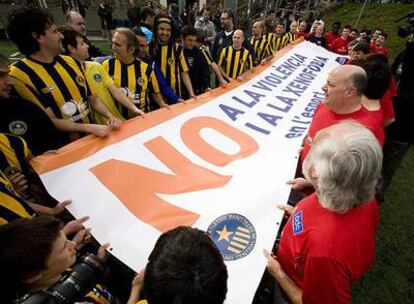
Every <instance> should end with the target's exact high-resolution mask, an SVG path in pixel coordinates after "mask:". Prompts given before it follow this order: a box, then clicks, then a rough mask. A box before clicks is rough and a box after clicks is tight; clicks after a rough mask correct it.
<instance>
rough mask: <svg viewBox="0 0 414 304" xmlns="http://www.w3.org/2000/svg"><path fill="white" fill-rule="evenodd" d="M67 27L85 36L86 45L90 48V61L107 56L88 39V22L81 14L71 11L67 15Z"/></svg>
mask: <svg viewBox="0 0 414 304" xmlns="http://www.w3.org/2000/svg"><path fill="white" fill-rule="evenodd" d="M66 25H67V26H70V27H71V28H73V29H74V30H75V31H77V32H78V33H79V34H81V35H82V36H83V39H84V40H85V42H86V44H87V45H88V46H89V56H90V58H88V60H90V59H92V58H96V57H102V56H106V55H105V54H104V53H103V52H102V51H101V50H100V49H99V48H97V47H96V46H94V45H93V44H92V43H91V42H90V41H89V40H88V38H87V37H86V34H87V29H86V22H85V19H84V18H83V17H82V15H81V14H79V13H78V12H75V11H69V12H68V13H67V14H66Z"/></svg>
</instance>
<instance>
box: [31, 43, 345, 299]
mask: <svg viewBox="0 0 414 304" xmlns="http://www.w3.org/2000/svg"><path fill="white" fill-rule="evenodd" d="M283 53H284V54H283ZM281 54H283V55H281V56H280V58H278V59H277V60H275V61H274V62H272V63H270V64H269V65H268V66H261V67H258V68H256V70H255V71H253V72H251V73H249V75H247V80H246V81H245V82H243V83H237V82H235V83H233V84H231V85H230V86H229V88H226V89H222V88H219V89H217V90H215V91H214V92H211V93H207V94H204V95H203V96H201V97H200V98H199V99H198V100H197V101H193V102H191V103H189V104H187V105H185V104H180V105H177V106H175V107H172V108H171V109H169V110H167V109H162V110H160V111H156V112H154V113H150V114H149V115H147V117H146V118H144V119H142V118H136V119H133V120H131V121H128V122H126V123H125V124H124V126H123V127H122V128H121V130H120V131H117V132H114V133H113V134H112V135H111V136H110V137H109V138H107V139H98V138H95V137H92V136H89V137H87V138H83V139H81V140H80V141H77V142H74V143H72V144H71V145H69V146H67V147H64V148H62V149H61V150H59V153H58V154H55V155H45V156H41V157H38V158H37V159H35V161H34V166H35V167H36V169H37V171H38V172H39V173H41V179H42V180H43V182H44V183H45V185H46V187H47V189H48V191H49V192H50V193H51V195H53V196H54V197H55V198H56V199H58V200H65V199H72V200H73V203H72V204H71V205H70V208H69V210H70V212H72V213H73V214H74V215H75V216H76V217H81V216H84V215H89V216H90V217H91V218H90V220H89V221H88V222H87V223H86V226H88V227H91V228H92V233H93V235H94V236H95V237H96V238H97V239H98V240H99V241H100V242H102V243H104V242H110V244H111V247H112V248H113V249H112V251H111V253H112V254H114V255H115V256H116V257H118V258H119V259H120V260H121V261H123V262H124V263H125V264H126V265H128V266H129V267H131V268H132V269H134V270H139V269H141V268H143V267H144V266H145V264H146V262H147V257H148V255H149V253H150V252H151V250H152V248H153V245H154V243H155V241H156V240H157V238H158V237H159V236H160V234H161V233H162V232H163V231H167V230H169V229H171V228H173V227H176V226H178V225H191V226H193V227H197V228H199V229H202V230H205V231H208V232H209V233H210V235H211V237H212V239H213V240H214V241H215V243H216V244H217V245H218V247H219V249H220V250H221V252H222V254H223V256H224V258H225V260H226V265H227V268H228V272H229V281H228V294H227V300H226V303H232V304H233V303H235V304H236V303H240V304H246V303H250V302H251V301H252V299H253V296H254V293H255V291H256V289H257V286H258V284H259V281H260V278H261V276H262V274H263V270H264V268H265V265H266V260H265V258H264V257H263V254H262V250H263V249H264V248H266V249H271V247H272V244H273V242H274V240H275V237H276V235H277V232H278V229H279V223H280V221H281V219H282V212H281V211H279V210H278V209H277V208H276V205H277V204H281V203H285V202H286V201H287V198H288V195H289V192H290V187H289V186H288V185H286V181H287V180H289V179H291V178H293V176H294V174H295V169H296V164H297V160H298V154H297V152H298V149H299V147H300V145H301V142H302V140H303V137H304V136H305V135H306V133H307V129H308V127H309V124H310V122H311V120H312V116H313V114H314V111H315V109H316V107H317V106H318V104H319V103H320V102H321V101H322V99H323V92H322V90H321V87H322V86H323V85H324V83H325V81H326V78H327V74H328V73H329V72H330V71H331V70H332V69H333V68H334V67H336V66H338V65H339V63H338V62H340V61H341V60H340V59H341V58H338V56H337V55H335V54H332V53H330V52H328V51H326V50H324V49H322V48H320V47H318V46H316V45H314V44H311V43H308V42H301V43H299V44H297V45H296V46H290V47H288V48H287V49H286V50H283V51H282V53H281ZM342 59H343V58H342ZM200 258H202V257H200Z"/></svg>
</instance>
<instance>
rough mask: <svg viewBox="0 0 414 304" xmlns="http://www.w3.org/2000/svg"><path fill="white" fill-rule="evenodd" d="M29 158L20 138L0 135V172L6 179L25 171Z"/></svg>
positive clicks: (29, 155)
mask: <svg viewBox="0 0 414 304" xmlns="http://www.w3.org/2000/svg"><path fill="white" fill-rule="evenodd" d="M31 157H32V153H31V151H30V149H29V147H28V146H27V143H26V141H25V140H24V139H23V138H22V137H19V136H16V135H12V134H7V133H0V170H1V171H3V173H4V174H5V175H6V177H9V176H11V175H12V174H14V173H16V172H23V171H27V169H28V168H27V162H28V161H29V159H30V158H31Z"/></svg>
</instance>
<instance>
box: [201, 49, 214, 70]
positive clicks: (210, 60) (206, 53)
mask: <svg viewBox="0 0 414 304" xmlns="http://www.w3.org/2000/svg"><path fill="white" fill-rule="evenodd" d="M199 49H200V51H201V53H202V54H203V56H204V59H205V60H206V62H207V64H208V65H209V66H211V64H212V63H213V62H214V60H213V57H211V54H210V52H209V50H208V49H207V48H206V47H205V46H204V45H201V46H200V47H199Z"/></svg>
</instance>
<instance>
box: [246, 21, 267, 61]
mask: <svg viewBox="0 0 414 304" xmlns="http://www.w3.org/2000/svg"><path fill="white" fill-rule="evenodd" d="M264 33H265V24H264V22H263V21H261V20H260V21H256V22H255V23H253V28H252V34H253V36H252V37H250V44H251V45H252V46H253V49H254V58H253V61H254V65H255V66H256V65H259V64H260V63H261V62H262V61H263V60H265V59H266V58H268V57H270V56H271V55H272V50H271V45H270V42H269V40H268V39H267V38H266V36H265V35H264Z"/></svg>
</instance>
